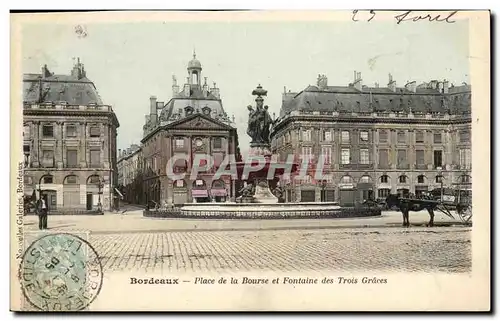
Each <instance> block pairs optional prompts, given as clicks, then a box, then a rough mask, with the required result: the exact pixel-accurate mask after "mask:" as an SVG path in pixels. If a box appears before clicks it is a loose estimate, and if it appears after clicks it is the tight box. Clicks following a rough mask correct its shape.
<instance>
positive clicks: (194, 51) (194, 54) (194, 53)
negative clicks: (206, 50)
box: [193, 47, 196, 59]
mask: <svg viewBox="0 0 500 321" xmlns="http://www.w3.org/2000/svg"><path fill="white" fill-rule="evenodd" d="M193 59H196V48H195V47H193Z"/></svg>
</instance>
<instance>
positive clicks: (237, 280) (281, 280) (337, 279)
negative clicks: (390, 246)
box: [130, 276, 388, 285]
mask: <svg viewBox="0 0 500 321" xmlns="http://www.w3.org/2000/svg"><path fill="white" fill-rule="evenodd" d="M387 283H388V281H387V278H380V277H375V276H362V277H359V276H356V277H352V276H323V277H288V276H280V277H270V278H267V277H252V276H248V277H247V276H241V277H222V276H221V277H201V276H199V277H194V278H192V279H180V278H138V277H130V284H136V285H176V284H196V285H211V284H213V285H216V284H220V285H235V284H238V285H277V284H289V285H301V284H387Z"/></svg>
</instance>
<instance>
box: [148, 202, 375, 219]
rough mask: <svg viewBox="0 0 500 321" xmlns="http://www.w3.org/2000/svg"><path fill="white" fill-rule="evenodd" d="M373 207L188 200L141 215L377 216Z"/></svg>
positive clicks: (307, 217)
mask: <svg viewBox="0 0 500 321" xmlns="http://www.w3.org/2000/svg"><path fill="white" fill-rule="evenodd" d="M380 215H381V210H380V209H378V208H374V207H340V206H338V204H337V203H325V202H321V203H319V202H318V203H313V202H311V203H275V204H265V203H232V202H227V203H192V204H191V203H189V204H184V206H183V207H181V208H178V209H175V210H157V211H152V210H150V211H146V212H145V213H144V216H148V217H165V218H168V217H169V218H200V219H300V218H305V219H312V218H315V219H317V218H355V217H370V216H380Z"/></svg>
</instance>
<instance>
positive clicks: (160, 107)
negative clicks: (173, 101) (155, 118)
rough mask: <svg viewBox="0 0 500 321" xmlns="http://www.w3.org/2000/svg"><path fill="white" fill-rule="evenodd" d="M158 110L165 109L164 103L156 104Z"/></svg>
mask: <svg viewBox="0 0 500 321" xmlns="http://www.w3.org/2000/svg"><path fill="white" fill-rule="evenodd" d="M158 109H160V110H161V109H163V101H158V102H156V110H158ZM157 114H158V113H157Z"/></svg>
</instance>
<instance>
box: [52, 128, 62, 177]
mask: <svg viewBox="0 0 500 321" xmlns="http://www.w3.org/2000/svg"><path fill="white" fill-rule="evenodd" d="M63 126H64V123H63V122H61V121H58V122H56V128H55V129H56V130H55V131H54V134H55V139H56V151H55V155H54V161H55V165H56V168H62V167H63V146H62V145H63Z"/></svg>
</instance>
